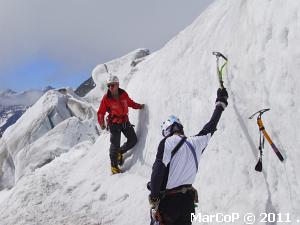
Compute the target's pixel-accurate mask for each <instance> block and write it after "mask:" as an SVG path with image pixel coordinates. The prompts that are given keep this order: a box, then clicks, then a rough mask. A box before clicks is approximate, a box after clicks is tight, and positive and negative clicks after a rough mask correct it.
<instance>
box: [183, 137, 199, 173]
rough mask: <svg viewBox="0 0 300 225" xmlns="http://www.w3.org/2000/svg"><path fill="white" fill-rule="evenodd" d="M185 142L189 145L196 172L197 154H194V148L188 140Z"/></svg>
mask: <svg viewBox="0 0 300 225" xmlns="http://www.w3.org/2000/svg"><path fill="white" fill-rule="evenodd" d="M185 143H186V144H187V145H188V146H189V148H190V150H191V151H192V154H193V156H194V160H195V165H196V169H197V172H198V159H197V155H196V150H195V148H194V147H193V145H192V144H191V143H190V142H188V141H186V142H185Z"/></svg>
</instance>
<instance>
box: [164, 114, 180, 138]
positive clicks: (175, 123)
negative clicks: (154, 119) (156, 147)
mask: <svg viewBox="0 0 300 225" xmlns="http://www.w3.org/2000/svg"><path fill="white" fill-rule="evenodd" d="M161 131H162V135H163V136H164V137H167V136H171V135H173V133H174V132H176V131H179V132H182V133H183V126H182V124H181V122H180V120H179V118H178V117H177V116H174V115H171V116H169V117H168V119H167V120H166V121H164V122H163V123H162V125H161Z"/></svg>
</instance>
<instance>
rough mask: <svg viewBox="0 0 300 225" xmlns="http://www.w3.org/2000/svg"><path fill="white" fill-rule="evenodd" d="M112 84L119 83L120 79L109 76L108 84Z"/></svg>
mask: <svg viewBox="0 0 300 225" xmlns="http://www.w3.org/2000/svg"><path fill="white" fill-rule="evenodd" d="M111 83H119V78H118V77H117V76H114V75H109V77H108V78H107V80H106V84H111Z"/></svg>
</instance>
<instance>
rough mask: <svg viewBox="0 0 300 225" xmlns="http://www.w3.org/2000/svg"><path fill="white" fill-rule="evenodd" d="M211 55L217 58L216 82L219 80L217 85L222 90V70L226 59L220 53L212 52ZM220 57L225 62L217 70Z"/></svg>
mask: <svg viewBox="0 0 300 225" xmlns="http://www.w3.org/2000/svg"><path fill="white" fill-rule="evenodd" d="M212 54H213V55H215V56H216V58H217V76H218V80H219V84H220V88H221V89H223V88H224V82H223V69H224V67H225V66H226V64H227V61H228V59H227V58H226V57H225V56H224V55H223V54H222V53H221V52H213V53H212ZM220 57H221V58H223V59H224V60H225V62H224V63H223V65H222V66H221V68H219V60H220Z"/></svg>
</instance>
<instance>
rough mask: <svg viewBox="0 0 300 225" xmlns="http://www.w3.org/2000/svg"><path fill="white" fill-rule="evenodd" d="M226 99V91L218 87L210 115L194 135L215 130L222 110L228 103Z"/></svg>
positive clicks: (211, 132)
mask: <svg viewBox="0 0 300 225" xmlns="http://www.w3.org/2000/svg"><path fill="white" fill-rule="evenodd" d="M227 99H228V93H227V91H226V88H223V89H220V88H219V89H218V91H217V99H216V107H215V110H214V112H213V114H212V117H211V118H210V120H209V122H208V123H207V124H205V126H204V127H203V128H202V130H201V131H200V132H199V133H198V134H197V135H196V136H203V135H207V134H211V135H213V133H214V132H215V131H216V130H217V125H218V122H219V120H220V118H221V115H222V112H223V111H224V109H225V108H226V107H227V105H228V102H227Z"/></svg>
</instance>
